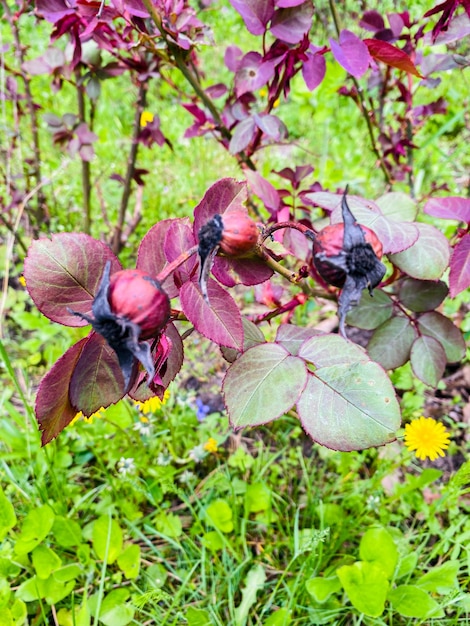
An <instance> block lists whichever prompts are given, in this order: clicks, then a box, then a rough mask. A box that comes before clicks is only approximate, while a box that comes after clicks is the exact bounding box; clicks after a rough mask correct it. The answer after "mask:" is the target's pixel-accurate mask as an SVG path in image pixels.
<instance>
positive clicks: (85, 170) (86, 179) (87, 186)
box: [75, 67, 91, 235]
mask: <svg viewBox="0 0 470 626" xmlns="http://www.w3.org/2000/svg"><path fill="white" fill-rule="evenodd" d="M75 81H76V88H77V103H78V118H79V120H80V122H82V123H85V124H86V107H85V95H84V88H83V85H81V84H80V68H79V67H77V68H76V69H75ZM90 172H91V170H90V162H89V161H84V160H83V159H82V190H83V213H84V215H83V230H84V232H85V233H87V234H88V235H89V234H90V229H91V205H90V200H91V175H90Z"/></svg>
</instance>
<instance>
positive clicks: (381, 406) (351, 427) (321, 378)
mask: <svg viewBox="0 0 470 626" xmlns="http://www.w3.org/2000/svg"><path fill="white" fill-rule="evenodd" d="M297 409H298V412H299V417H300V420H301V422H302V425H303V427H304V429H305V431H306V432H307V433H308V434H309V435H310V436H311V437H312V439H314V441H317V442H318V443H320V444H321V445H324V446H326V447H328V448H332V449H333V450H343V451H350V450H363V449H364V448H369V447H371V446H380V445H383V444H385V443H389V442H390V441H393V440H394V439H395V438H396V437H395V432H396V430H397V429H398V428H399V426H400V421H401V418H400V407H399V405H398V402H397V399H396V397H395V392H394V390H393V387H392V384H391V383H390V380H389V378H388V377H387V375H386V373H385V372H384V371H383V369H382V368H381V367H380V366H379V365H377V364H376V363H373V362H372V361H368V362H366V363H346V364H342V365H335V366H332V367H322V368H319V369H318V370H316V371H315V373H314V374H310V375H309V380H308V383H307V386H306V388H305V390H304V391H303V392H302V395H301V397H300V400H299V402H298V403H297Z"/></svg>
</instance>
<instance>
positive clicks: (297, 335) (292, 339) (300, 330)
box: [276, 324, 323, 356]
mask: <svg viewBox="0 0 470 626" xmlns="http://www.w3.org/2000/svg"><path fill="white" fill-rule="evenodd" d="M322 334H323V333H321V332H320V331H318V330H315V329H314V328H309V327H307V328H305V327H302V326H295V325H294V324H280V325H279V326H278V328H277V331H276V343H278V344H280V345H281V346H282V347H283V348H285V349H286V350H287V352H289V354H292V355H293V356H297V355H298V354H299V350H300V347H301V346H302V345H303V344H304V343H305V341H306V340H307V339H310V338H311V337H315V336H318V335H322Z"/></svg>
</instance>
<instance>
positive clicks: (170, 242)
mask: <svg viewBox="0 0 470 626" xmlns="http://www.w3.org/2000/svg"><path fill="white" fill-rule="evenodd" d="M194 245H195V241H194V236H193V229H192V225H191V223H190V221H189V219H184V218H183V219H179V220H174V221H173V223H172V224H170V227H169V229H168V231H167V233H166V236H165V244H164V253H165V257H166V259H167V261H168V262H170V263H171V262H172V261H174V260H175V259H177V258H178V257H179V256H180V255H181V254H183V253H184V252H186V251H187V250H189V249H190V248H192V247H193V246H194ZM196 263H197V256H196V255H193V256H192V257H191V258H190V259H189V260H188V261H186V262H185V263H183V264H182V265H180V266H179V267H178V269H177V270H176V272H175V274H174V276H175V281H176V282H177V283H178V284H181V283H183V282H186V281H187V280H189V278H190V276H191V274H193V272H194V267H195V265H196Z"/></svg>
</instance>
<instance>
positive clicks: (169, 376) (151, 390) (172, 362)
mask: <svg viewBox="0 0 470 626" xmlns="http://www.w3.org/2000/svg"><path fill="white" fill-rule="evenodd" d="M164 335H165V337H166V340H167V341H169V343H170V351H169V353H168V356H167V358H166V359H165V361H164V362H163V363H162V364H158V363H156V366H157V367H158V369H157V371H156V373H157V375H159V376H160V378H161V383H162V384H161V385H157V386H155V385H152V387H149V386H148V384H147V382H148V380H147V378H148V377H147V374H146V372H142V373H141V374H140V375H139V376H138V378H137V380H136V383H135V384H134V387H133V388H132V389H131V390H130V391H129V392H128V395H129V396H130V397H131V398H133V399H134V400H138V401H139V402H145V400H148V399H149V398H151V397H152V396H155V395H158V397H159V398H160V399H163V394H164V392H165V389H167V387H168V385H169V384H170V383H171V381H172V380H173V379H174V378H175V376H176V375H177V374H178V372H179V371H180V369H181V366H182V365H183V358H184V349H183V341H182V340H181V336H180V334H179V332H178V331H177V330H176V327H175V326H174V324H168V326H167V327H166V329H165V333H164ZM156 352H157V351H156V350H155V349H154V350H153V352H152V354H153V355H154V356H155V354H156Z"/></svg>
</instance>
